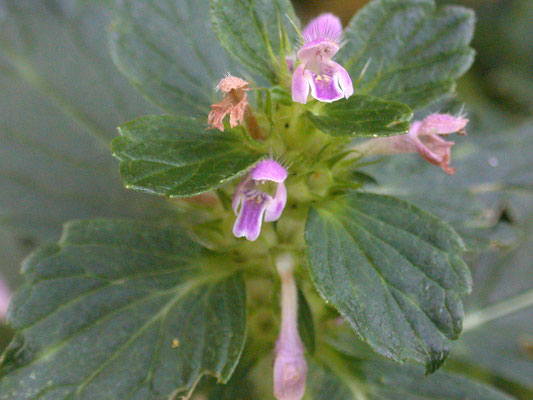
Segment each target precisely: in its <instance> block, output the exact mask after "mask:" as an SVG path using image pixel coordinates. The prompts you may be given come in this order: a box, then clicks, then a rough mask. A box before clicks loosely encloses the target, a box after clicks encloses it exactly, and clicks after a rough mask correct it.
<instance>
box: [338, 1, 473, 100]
mask: <svg viewBox="0 0 533 400" xmlns="http://www.w3.org/2000/svg"><path fill="white" fill-rule="evenodd" d="M473 30H474V14H473V13H472V12H471V11H470V10H467V9H465V8H462V7H444V8H441V9H438V10H436V9H435V3H434V1H433V0H375V1H372V2H371V3H370V4H368V5H367V6H366V7H364V8H363V9H361V10H360V11H359V12H358V13H357V14H356V16H355V17H354V18H353V20H352V21H351V22H350V24H349V25H348V27H347V28H346V31H345V35H346V45H345V46H344V47H343V48H342V49H341V51H340V52H339V57H338V59H339V62H340V63H341V64H342V65H344V67H345V68H346V69H347V70H348V72H349V73H350V75H351V76H352V79H355V80H356V81H355V82H354V83H355V84H356V91H358V92H361V93H366V94H372V95H375V96H378V97H383V98H385V99H389V100H395V101H400V102H402V103H405V104H407V105H409V106H410V107H412V108H413V109H417V108H420V107H422V106H424V105H426V104H428V103H430V102H431V101H434V100H436V99H438V98H439V97H441V96H442V95H444V94H446V93H448V92H450V91H451V90H452V89H453V87H454V82H455V80H456V79H457V78H458V77H459V76H461V75H462V74H463V73H464V72H465V71H466V70H467V69H468V68H469V67H470V65H471V64H472V61H473V56H474V52H473V50H472V49H471V48H470V47H469V46H468V44H469V43H470V40H471V39H472V34H473ZM357 77H359V79H356V78H357Z"/></svg>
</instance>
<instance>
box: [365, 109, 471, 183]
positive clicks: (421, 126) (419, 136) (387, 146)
mask: <svg viewBox="0 0 533 400" xmlns="http://www.w3.org/2000/svg"><path fill="white" fill-rule="evenodd" d="M466 124H468V119H466V118H462V117H455V116H453V115H450V114H431V115H429V116H427V117H426V118H425V119H424V120H423V121H415V122H413V123H412V124H411V127H410V128H409V133H407V134H405V135H399V136H392V137H387V138H379V139H373V140H370V141H368V142H366V143H363V144H361V145H359V146H357V147H356V149H357V150H360V151H361V152H365V153H366V154H396V153H416V152H417V153H418V154H420V155H421V156H422V157H424V158H425V159H426V160H427V161H429V162H430V163H431V164H435V165H439V166H440V167H441V168H442V169H443V170H444V172H446V173H447V174H449V175H453V174H454V173H455V168H453V167H450V161H451V149H452V147H453V145H454V144H455V142H451V141H446V140H444V139H443V138H442V137H441V136H440V135H449V134H451V133H458V134H460V135H466V132H465V127H466Z"/></svg>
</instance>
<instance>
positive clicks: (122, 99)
mask: <svg viewBox="0 0 533 400" xmlns="http://www.w3.org/2000/svg"><path fill="white" fill-rule="evenodd" d="M293 2H294V4H295V6H296V8H297V11H298V12H299V14H300V16H301V19H302V21H303V22H304V23H305V22H307V21H308V20H309V19H311V18H312V17H314V16H316V15H318V14H319V13H321V12H324V11H330V12H333V13H335V14H337V15H339V16H340V17H341V18H342V20H343V22H344V23H347V22H348V21H349V20H350V18H351V16H352V15H353V14H354V12H355V11H356V10H357V9H358V8H360V7H361V6H363V5H364V4H365V3H366V2H367V1H362V0H351V1H350V0H293ZM438 2H439V3H441V4H460V5H466V6H469V7H472V8H474V9H475V11H476V14H477V18H478V22H477V29H476V34H475V37H474V42H473V47H474V48H475V49H476V51H477V57H476V61H475V63H474V65H473V67H472V69H471V70H470V71H469V72H468V73H467V74H466V75H465V76H464V77H463V78H462V79H461V80H460V82H459V84H458V96H457V97H455V98H450V99H447V100H446V101H443V102H442V103H439V104H437V105H435V106H433V107H432V108H431V109H430V110H428V111H436V110H439V111H447V110H452V111H457V110H459V109H460V108H461V107H462V106H463V105H464V104H466V110H467V112H468V115H469V118H470V119H471V124H470V125H469V128H468V132H469V136H468V137H467V138H464V139H463V138H458V139H457V140H456V141H457V143H458V144H457V146H456V147H455V148H454V151H453V162H452V165H455V166H456V167H457V168H458V172H457V174H456V175H455V176H454V177H448V176H445V174H443V173H442V172H441V171H440V170H439V169H438V168H436V167H434V166H431V165H429V164H426V163H424V162H423V161H422V160H419V159H418V158H417V157H416V156H413V155H405V156H397V157H391V158H390V159H387V160H385V162H384V163H382V164H379V166H378V167H377V168H374V169H372V168H369V170H368V172H370V173H372V174H374V175H375V176H376V178H377V180H378V182H379V183H380V186H379V187H377V188H375V189H376V190H379V191H385V192H387V193H393V194H396V195H400V196H404V197H406V198H408V199H409V200H410V201H413V202H415V203H418V204H419V205H420V206H421V207H422V208H424V209H426V210H428V211H431V212H434V213H437V214H438V215H439V216H441V217H442V218H444V219H446V220H447V221H448V222H450V223H451V224H452V225H453V226H454V227H455V228H456V229H457V230H458V231H459V232H460V233H461V234H462V235H463V237H464V238H465V240H466V241H467V243H468V245H469V248H470V252H469V254H468V257H469V261H470V263H469V264H470V265H471V268H472V271H473V276H474V285H475V289H474V293H473V294H472V296H470V297H469V298H468V299H467V304H466V307H467V314H468V315H470V316H475V315H476V313H477V312H478V311H479V310H485V309H487V308H488V309H489V310H491V308H490V307H498V305H500V304H502V302H503V304H507V303H509V302H511V303H512V304H515V303H516V299H517V298H521V297H520V296H522V297H524V298H525V303H524V304H526V305H527V304H532V302H531V298H533V253H532V249H533V234H532V232H533V224H532V222H533V172H532V171H533V120H532V111H533V78H532V77H533V25H532V24H531V21H533V1H530V0H465V1H461V2H451V1H438ZM93 3H97V2H96V1H94V2H85V1H79V2H76V1H73V0H0V93H1V96H0V171H2V172H1V173H0V271H1V274H2V275H3V276H4V277H5V279H6V280H7V282H8V284H9V286H10V288H11V289H12V290H13V289H15V288H16V287H17V286H18V285H19V284H20V281H21V278H20V275H19V273H18V269H19V266H20V262H21V261H22V259H23V258H24V257H25V256H26V255H27V254H28V253H29V252H30V251H31V250H32V249H34V248H35V247H36V246H38V245H39V244H41V243H43V242H50V241H55V240H57V239H58V237H59V234H60V232H61V225H62V223H63V222H65V221H67V220H69V219H73V218H87V217H99V216H134V217H136V218H141V219H151V218H158V217H159V216H160V215H161V214H162V213H164V211H165V209H166V204H167V203H166V202H165V201H163V200H162V199H159V198H154V197H151V196H145V195H140V194H137V193H134V192H131V191H126V190H124V189H122V184H121V183H120V179H119V176H118V168H117V167H118V163H117V162H116V161H115V160H114V159H112V157H111V155H110V151H109V149H108V145H107V143H108V142H109V140H110V139H111V138H112V137H113V136H115V134H116V132H115V127H116V126H118V125H119V124H120V123H122V122H124V121H126V120H129V119H132V118H134V117H136V116H139V115H144V114H147V113H150V112H152V111H154V109H153V108H152V106H151V105H150V104H148V103H147V102H146V101H145V100H144V99H143V98H142V97H141V96H140V95H139V94H138V93H137V92H136V91H135V90H134V89H133V88H132V87H131V86H130V84H129V83H128V82H127V81H126V80H125V79H124V78H123V77H122V76H121V75H120V74H119V72H118V71H117V70H116V68H115V67H114V65H113V64H112V62H111V60H110V57H109V53H108V49H107V41H106V26H107V25H108V24H109V20H110V19H109V12H108V11H107V10H106V9H105V8H104V7H103V6H94V5H93ZM99 3H102V4H104V3H110V1H109V2H108V1H105V0H100V1H99ZM426 112H427V111H426ZM399 171H401V173H398V172H399ZM406 187H408V188H410V190H409V192H408V193H407V192H406V191H405V188H406ZM528 299H529V300H528ZM528 301H529V303H528ZM506 302H507V303H506ZM513 302H515V303H513ZM532 321H533V307H531V306H528V307H526V306H522V307H521V308H520V309H519V310H517V311H516V312H515V313H513V314H511V315H508V316H505V317H503V318H498V319H495V320H494V321H491V322H489V323H487V324H485V325H483V326H480V327H479V328H476V325H475V318H473V317H470V319H469V317H467V320H466V325H467V326H468V330H467V332H466V333H465V335H464V336H463V338H462V339H461V340H460V341H459V342H458V343H457V345H456V348H455V349H454V353H453V354H454V355H453V357H452V359H451V360H450V361H449V362H448V364H447V368H450V369H455V370H457V371H460V372H461V371H463V372H464V371H468V373H469V375H471V376H474V377H478V378H480V379H483V380H486V381H488V382H491V383H492V384H494V385H497V386H499V387H500V388H502V389H504V390H505V391H507V392H509V393H512V394H513V395H515V396H516V397H518V398H522V399H532V398H533V322H532ZM468 324H470V325H468ZM8 337H9V330H8V329H7V328H6V327H1V329H0V346H3V345H4V344H5V343H6V341H7V339H8Z"/></svg>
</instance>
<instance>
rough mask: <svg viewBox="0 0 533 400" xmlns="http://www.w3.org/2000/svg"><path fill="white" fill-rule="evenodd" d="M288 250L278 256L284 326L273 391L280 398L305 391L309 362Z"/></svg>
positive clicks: (293, 398) (295, 397)
mask: <svg viewBox="0 0 533 400" xmlns="http://www.w3.org/2000/svg"><path fill="white" fill-rule="evenodd" d="M292 267H293V261H292V258H291V257H290V255H289V254H284V255H282V256H280V257H278V260H277V269H278V273H279V276H280V278H281V330H280V334H279V337H278V340H277V342H276V350H275V353H276V354H275V359H274V395H275V396H276V398H277V399H278V400H300V399H301V398H302V397H303V395H304V392H305V381H306V378H307V363H306V362H305V358H304V346H303V343H302V340H301V339H300V334H299V333H298V292H297V289H296V283H295V282H294V277H293V274H292Z"/></svg>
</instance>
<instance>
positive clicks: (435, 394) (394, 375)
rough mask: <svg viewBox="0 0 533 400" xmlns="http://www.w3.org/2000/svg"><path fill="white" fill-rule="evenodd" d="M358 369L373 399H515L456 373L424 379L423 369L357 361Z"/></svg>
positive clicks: (379, 362) (369, 397) (356, 366)
mask: <svg viewBox="0 0 533 400" xmlns="http://www.w3.org/2000/svg"><path fill="white" fill-rule="evenodd" d="M355 368H357V369H359V371H360V374H361V377H362V378H363V379H364V380H365V382H366V383H368V384H369V386H370V389H369V393H368V399H369V400H383V399H387V400H418V399H425V400H440V399H446V400H464V399H469V400H512V398H511V397H510V396H507V395H506V394H504V393H502V392H500V391H497V390H495V389H493V388H491V387H489V386H487V385H484V384H482V383H479V382H476V381H473V380H470V379H467V378H464V377H462V376H459V375H455V374H450V373H444V372H437V373H436V374H435V375H431V376H424V371H423V370H422V369H421V368H416V367H414V366H401V367H398V366H396V365H393V364H391V363H387V362H383V361H367V362H361V363H358V362H355Z"/></svg>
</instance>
